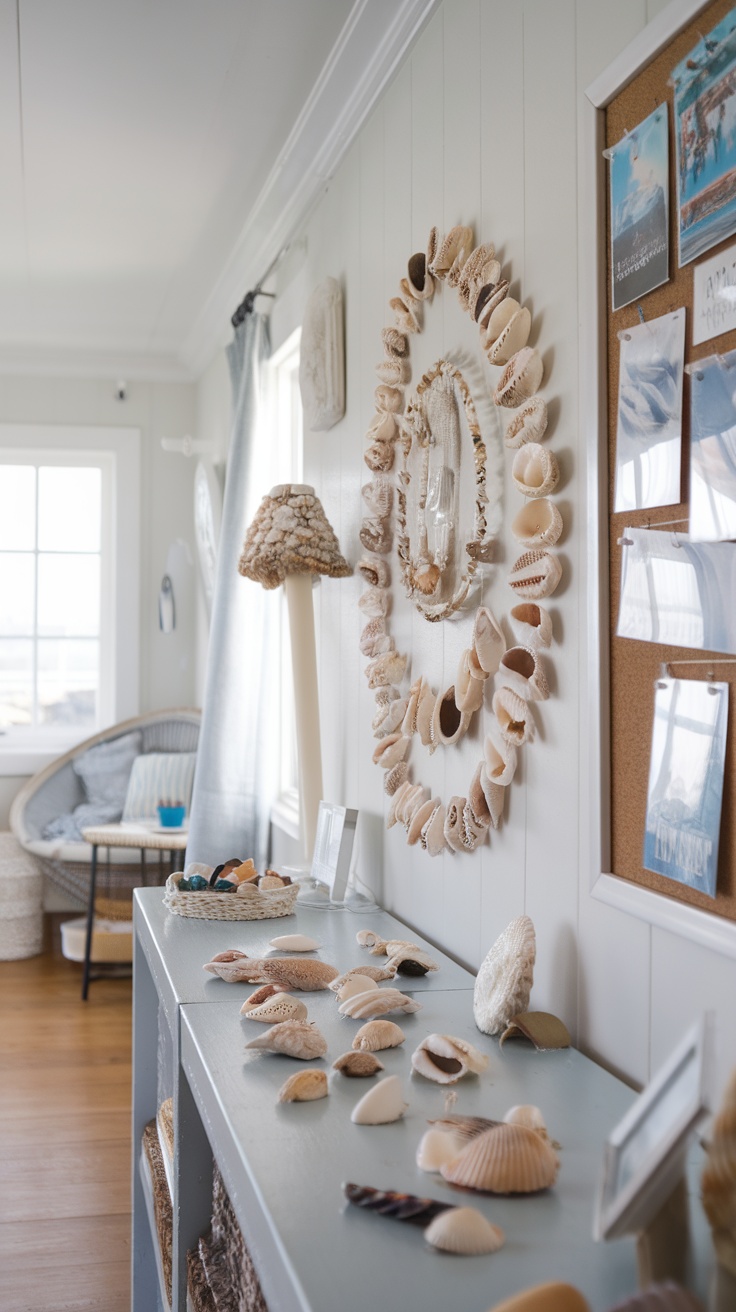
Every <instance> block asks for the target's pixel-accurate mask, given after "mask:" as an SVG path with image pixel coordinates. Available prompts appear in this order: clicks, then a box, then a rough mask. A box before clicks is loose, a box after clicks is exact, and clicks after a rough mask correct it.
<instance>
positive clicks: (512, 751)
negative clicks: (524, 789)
mask: <svg viewBox="0 0 736 1312" xmlns="http://www.w3.org/2000/svg"><path fill="white" fill-rule="evenodd" d="M483 755H484V757H485V767H486V774H487V776H488V779H489V781H490V782H491V783H494V784H500V786H501V787H502V788H507V787H508V785H509V784H510V783H511V780H512V779H513V777H514V775H515V774H516V764H517V761H518V759H519V757H518V753H517V750H516V748H515V747H514V745H513V743H509V742H507V741H506V739H505V738H503V737H502V736H501V734H500V732H499V733H497V734H496V735H494V734H493V733H489V734H488V735H487V736H486V738H485V741H484V743H483Z"/></svg>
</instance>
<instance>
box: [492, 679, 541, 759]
mask: <svg viewBox="0 0 736 1312" xmlns="http://www.w3.org/2000/svg"><path fill="white" fill-rule="evenodd" d="M492 706H493V714H494V715H495V717H496V723H497V725H498V728H499V730H500V733H501V736H502V738H505V739H506V742H507V743H511V745H512V746H513V747H521V746H522V745H523V744H524V743H529V742H531V741H532V739H533V738H534V734H535V730H536V726H535V724H534V720H533V719H532V713H531V711H530V709H529V705H528V703H527V702H525V701H524V698H523V697H520V696H519V695H518V693H516V692H514V690H513V688H506V687H501V688H498V689H497V690H496V692H494V694H493V702H492Z"/></svg>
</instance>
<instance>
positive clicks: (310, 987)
mask: <svg viewBox="0 0 736 1312" xmlns="http://www.w3.org/2000/svg"><path fill="white" fill-rule="evenodd" d="M260 967H261V975H262V978H263V980H264V982H265V983H272V984H279V985H280V986H281V987H282V988H283V989H284V991H288V990H289V989H301V990H303V991H304V992H313V991H316V990H317V989H326V988H328V987H329V985H330V984H331V982H332V980H333V979H335V977H336V975H338V974H339V971H338V969H337V967H336V966H330V965H329V964H328V962H326V961H317V960H315V959H314V958H313V957H305V958H304V959H303V960H301V961H300V960H299V959H298V958H297V959H294V958H293V957H270V958H268V959H266V960H265V961H261V962H260Z"/></svg>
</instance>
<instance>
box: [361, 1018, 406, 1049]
mask: <svg viewBox="0 0 736 1312" xmlns="http://www.w3.org/2000/svg"><path fill="white" fill-rule="evenodd" d="M404 1038H405V1035H404V1031H403V1030H402V1028H401V1026H400V1025H397V1024H396V1023H395V1021H392V1020H369V1021H368V1022H367V1024H365V1025H361V1027H360V1029H359V1030H358V1032H357V1034H356V1035H355V1036H354V1037H353V1042H352V1047H353V1048H354V1049H355V1051H356V1052H382V1051H383V1050H384V1048H398V1047H399V1045H400V1044H401V1043H403V1042H404Z"/></svg>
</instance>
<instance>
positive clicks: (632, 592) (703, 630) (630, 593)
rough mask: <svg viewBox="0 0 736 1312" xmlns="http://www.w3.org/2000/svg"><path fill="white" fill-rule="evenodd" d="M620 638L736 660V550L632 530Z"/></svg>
mask: <svg viewBox="0 0 736 1312" xmlns="http://www.w3.org/2000/svg"><path fill="white" fill-rule="evenodd" d="M621 542H622V546H621V548H620V550H621V597H620V603H619V613H618V627H617V629H616V633H617V636H618V637H619V638H637V639H639V640H640V641H641V642H659V643H664V645H665V646H668V647H694V648H696V649H697V650H699V651H717V652H730V653H733V654H735V655H736V607H734V603H733V599H734V596H735V595H736V547H735V546H734V545H733V544H732V543H730V542H693V541H692V540H691V539H690V538H688V537H687V536H686V535H684V534H682V533H676V534H675V533H672V532H671V531H670V532H666V533H665V532H658V531H656V530H654V529H643V528H626V529H624V531H623V534H622V538H621Z"/></svg>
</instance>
